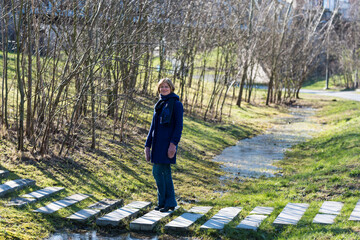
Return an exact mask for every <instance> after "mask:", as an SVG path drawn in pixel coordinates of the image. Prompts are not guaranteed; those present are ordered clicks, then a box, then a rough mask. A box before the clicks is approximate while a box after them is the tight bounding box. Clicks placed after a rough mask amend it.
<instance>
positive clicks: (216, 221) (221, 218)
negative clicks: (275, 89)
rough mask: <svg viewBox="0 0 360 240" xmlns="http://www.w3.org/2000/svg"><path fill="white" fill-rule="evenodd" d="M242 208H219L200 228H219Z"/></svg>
mask: <svg viewBox="0 0 360 240" xmlns="http://www.w3.org/2000/svg"><path fill="white" fill-rule="evenodd" d="M241 210H242V208H241V207H227V208H223V209H221V210H220V211H219V212H218V213H217V214H215V215H214V216H213V217H212V218H211V219H209V220H208V221H207V222H206V223H204V224H203V225H202V226H201V227H200V229H202V230H206V229H217V230H221V229H223V228H224V226H225V225H226V224H228V223H229V222H231V221H232V220H233V219H234V218H235V217H236V216H237V215H238V214H239V213H240V211H241Z"/></svg>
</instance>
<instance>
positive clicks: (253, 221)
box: [236, 214, 267, 231]
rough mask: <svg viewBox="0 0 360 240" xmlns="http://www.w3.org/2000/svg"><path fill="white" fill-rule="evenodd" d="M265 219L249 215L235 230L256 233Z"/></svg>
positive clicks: (260, 216) (263, 216)
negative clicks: (248, 230) (247, 230)
mask: <svg viewBox="0 0 360 240" xmlns="http://www.w3.org/2000/svg"><path fill="white" fill-rule="evenodd" d="M265 218H267V216H265V215H256V214H255V215H249V216H247V217H246V218H245V219H244V220H242V221H241V222H240V224H239V225H237V226H236V228H241V229H251V230H254V231H256V230H257V229H258V227H259V226H260V224H261V223H262V221H264V219H265Z"/></svg>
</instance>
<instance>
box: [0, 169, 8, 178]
mask: <svg viewBox="0 0 360 240" xmlns="http://www.w3.org/2000/svg"><path fill="white" fill-rule="evenodd" d="M7 176H9V171H7V170H0V178H6V177H7Z"/></svg>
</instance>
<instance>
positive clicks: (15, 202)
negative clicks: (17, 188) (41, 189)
mask: <svg viewBox="0 0 360 240" xmlns="http://www.w3.org/2000/svg"><path fill="white" fill-rule="evenodd" d="M36 201H37V200H36V199H35V198H22V197H18V198H14V199H11V200H10V201H9V202H8V203H5V206H7V207H23V206H25V205H27V204H29V203H33V202H36Z"/></svg>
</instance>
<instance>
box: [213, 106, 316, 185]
mask: <svg viewBox="0 0 360 240" xmlns="http://www.w3.org/2000/svg"><path fill="white" fill-rule="evenodd" d="M290 111H291V116H290V117H286V118H277V119H274V122H275V126H274V127H272V128H271V129H268V130H267V131H266V132H265V133H264V134H262V135H258V136H255V137H253V138H247V139H243V140H240V141H239V142H238V143H237V144H236V145H235V146H231V147H228V148H226V149H225V150H224V151H223V152H222V153H221V154H220V155H218V156H216V157H215V158H214V159H213V160H214V161H217V162H221V163H223V165H222V169H223V170H224V171H225V172H226V175H225V176H222V177H221V180H227V179H230V180H231V179H239V178H258V177H261V176H264V177H274V176H275V175H276V174H277V172H279V170H280V169H279V168H277V167H276V166H274V165H273V163H274V162H276V161H278V160H281V159H283V157H284V152H285V151H286V150H288V149H289V148H290V147H291V146H293V145H295V144H298V143H301V142H304V141H306V140H307V139H310V138H311V137H312V136H313V134H314V133H316V132H318V131H320V130H321V128H320V127H319V124H317V123H315V122H314V121H313V120H312V118H311V116H313V115H314V113H315V110H314V109H312V108H301V107H293V108H291V109H290Z"/></svg>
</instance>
